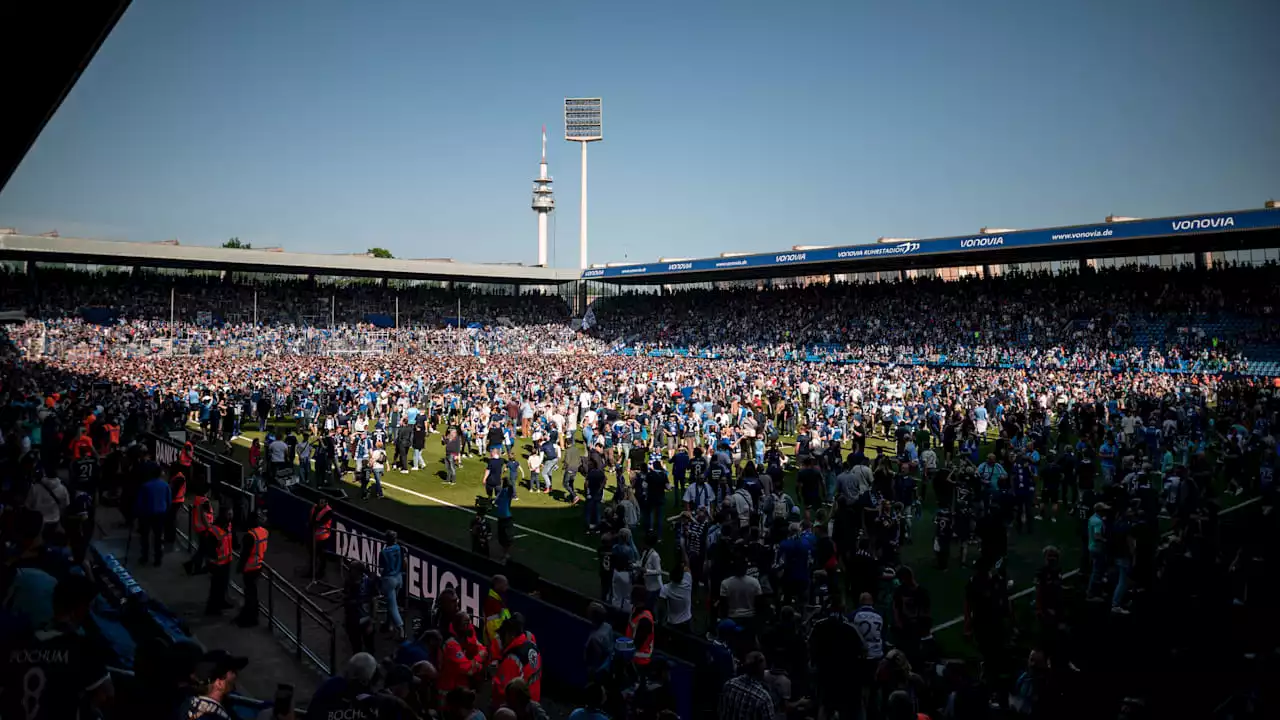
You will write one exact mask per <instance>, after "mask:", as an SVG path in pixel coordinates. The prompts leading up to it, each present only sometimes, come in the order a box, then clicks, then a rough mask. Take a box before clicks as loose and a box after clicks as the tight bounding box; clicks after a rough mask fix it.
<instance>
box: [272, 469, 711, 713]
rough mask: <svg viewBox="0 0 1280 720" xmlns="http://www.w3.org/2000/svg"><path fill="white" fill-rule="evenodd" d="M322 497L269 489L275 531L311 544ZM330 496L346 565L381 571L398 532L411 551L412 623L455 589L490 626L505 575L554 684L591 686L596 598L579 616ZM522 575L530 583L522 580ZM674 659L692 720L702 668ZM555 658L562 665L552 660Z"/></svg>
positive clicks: (299, 488) (485, 565) (532, 580)
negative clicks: (587, 652)
mask: <svg viewBox="0 0 1280 720" xmlns="http://www.w3.org/2000/svg"><path fill="white" fill-rule="evenodd" d="M321 495H322V493H320V492H318V491H316V490H315V489H313V488H310V487H307V486H303V485H295V486H294V487H293V488H291V491H290V490H284V489H282V488H278V487H272V488H270V489H268V491H267V507H268V509H269V516H270V518H271V525H272V529H273V530H278V531H281V532H284V533H285V534H287V535H290V536H292V537H294V538H297V539H300V540H301V539H305V538H306V537H307V536H308V534H309V533H310V528H309V527H308V522H309V519H310V515H311V508H312V507H313V505H314V503H313V502H312V501H313V500H318V499H319V498H320V497H321ZM327 497H329V506H330V507H331V508H332V510H333V530H334V532H333V533H332V535H331V537H330V540H329V543H328V548H327V549H328V551H329V552H331V553H333V554H334V555H337V556H339V557H341V558H343V559H344V560H348V561H359V562H362V563H365V564H366V565H369V566H371V567H377V564H378V554H379V553H380V552H382V548H383V546H384V545H385V542H386V533H387V531H388V530H395V531H396V534H397V536H398V541H399V543H400V544H401V545H402V546H403V547H404V549H405V553H406V559H405V576H404V584H405V587H404V592H405V596H407V600H408V602H407V603H406V607H405V610H406V616H407V617H411V616H413V615H414V614H415V613H417V612H420V610H418V609H417V608H415V605H418V606H419V607H421V606H422V603H421V601H431V602H433V603H434V601H435V599H436V598H437V597H438V596H439V594H440V593H441V592H442V591H443V590H444V589H445V588H447V587H452V588H453V589H454V590H455V592H457V594H458V599H459V601H460V606H461V609H462V610H464V611H466V612H467V614H468V615H470V616H471V619H472V622H473V623H474V624H475V625H476V627H477V629H479V628H481V627H482V626H483V616H482V614H481V613H482V610H481V608H482V606H483V603H484V599H485V597H486V596H487V595H488V594H489V588H490V579H491V578H492V577H493V576H494V575H498V574H503V575H507V577H508V579H509V580H510V584H511V589H510V590H508V591H507V594H506V604H507V608H508V609H509V610H510V611H511V612H513V613H516V612H518V613H520V614H521V615H523V616H524V618H525V624H526V627H527V628H528V629H529V630H531V631H533V632H534V634H535V635H536V636H537V638H538V650H539V652H540V653H541V654H542V656H543V657H544V658H548V661H546V662H544V664H543V671H544V673H545V674H546V679H547V680H548V681H549V682H551V683H553V684H555V685H558V686H560V687H563V688H581V687H583V686H585V685H586V684H587V681H588V677H587V669H586V668H585V667H584V666H583V663H582V653H583V648H584V647H586V643H587V638H588V636H589V635H590V633H591V630H592V628H591V625H590V623H588V622H587V620H586V618H584V617H582V615H581V613H585V612H586V609H587V605H588V603H589V602H590V600H589V599H587V598H581V599H580V605H581V609H580V610H576V612H575V611H571V610H569V609H566V608H565V607H561V606H557V605H553V604H552V603H550V602H547V601H546V600H544V599H543V598H541V597H539V595H540V594H541V588H542V587H543V586H544V585H545V583H543V582H542V581H541V580H540V579H539V578H537V576H536V575H533V576H529V575H528V573H527V571H522V570H517V569H516V568H514V567H509V566H504V565H503V564H501V563H498V562H496V561H494V560H492V559H489V558H484V557H481V556H479V555H475V554H474V553H471V552H470V551H468V550H466V549H464V548H460V547H456V546H452V545H448V544H447V543H444V542H443V541H441V540H439V539H438V538H431V537H429V536H427V535H426V534H424V533H423V532H421V531H419V530H416V529H414V528H410V527H407V526H405V525H401V524H398V523H394V522H392V521H390V520H388V519H386V518H383V517H381V516H379V515H376V514H375V513H373V512H371V511H369V510H366V509H364V508H362V507H359V506H357V505H355V504H353V503H349V502H347V501H346V500H344V499H341V498H336V497H332V496H327ZM422 545H430V546H431V547H432V548H434V549H438V550H440V552H429V551H427V550H425V549H423V547H422ZM446 546H447V547H446ZM446 552H447V553H449V555H450V558H448V559H447V558H445V557H442V555H443V554H445V553H446ZM452 558H458V560H456V561H455V560H454V559H452ZM519 575H523V577H517V576H519ZM567 593H568V591H564V592H563V593H561V594H567ZM415 601H418V602H417V603H415ZM406 621H407V619H406ZM616 627H617V625H616V624H615V628H616ZM659 650H661V646H659ZM659 655H661V652H660V653H659ZM666 657H667V660H668V661H669V663H670V667H671V685H672V690H673V691H674V692H675V693H676V696H677V698H678V701H679V705H680V708H679V710H680V716H681V717H690V716H691V715H690V713H691V710H692V702H693V684H694V680H693V678H694V666H693V665H692V664H691V663H689V662H685V661H683V660H680V659H678V658H674V657H670V656H666ZM551 658H555V660H554V661H552V660H550V659H551Z"/></svg>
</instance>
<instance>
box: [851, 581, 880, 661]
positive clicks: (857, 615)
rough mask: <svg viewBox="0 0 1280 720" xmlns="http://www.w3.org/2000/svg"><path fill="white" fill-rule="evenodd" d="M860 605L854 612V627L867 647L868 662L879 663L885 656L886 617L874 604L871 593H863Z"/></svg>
mask: <svg viewBox="0 0 1280 720" xmlns="http://www.w3.org/2000/svg"><path fill="white" fill-rule="evenodd" d="M858 605H859V607H858V609H857V610H855V611H854V613H853V627H854V628H855V629H856V630H857V631H858V635H859V636H861V637H862V644H863V645H865V646H866V648H867V655H866V660H867V662H868V663H879V662H880V660H881V659H883V658H884V618H883V617H881V616H880V613H878V612H876V610H875V608H874V607H873V606H872V597H871V593H865V592H864V593H862V595H861V596H859V597H858Z"/></svg>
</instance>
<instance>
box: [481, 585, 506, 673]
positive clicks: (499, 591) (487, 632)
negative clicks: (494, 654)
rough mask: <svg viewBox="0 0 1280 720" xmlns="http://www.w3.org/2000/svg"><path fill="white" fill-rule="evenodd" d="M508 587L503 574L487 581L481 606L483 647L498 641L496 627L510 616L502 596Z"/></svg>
mask: <svg viewBox="0 0 1280 720" xmlns="http://www.w3.org/2000/svg"><path fill="white" fill-rule="evenodd" d="M508 587H509V585H508V583H507V578H506V576H505V575H494V576H493V579H491V580H490V581H489V594H488V595H487V596H486V597H485V599H484V606H483V607H482V608H481V610H482V612H483V613H484V644H485V647H493V646H494V645H495V644H496V643H497V642H498V629H499V628H501V627H502V624H503V623H505V622H506V621H507V619H508V618H510V617H511V612H510V611H509V610H507V601H506V599H505V598H504V597H503V596H504V595H505V594H506V592H507V588H508ZM495 659H496V658H495Z"/></svg>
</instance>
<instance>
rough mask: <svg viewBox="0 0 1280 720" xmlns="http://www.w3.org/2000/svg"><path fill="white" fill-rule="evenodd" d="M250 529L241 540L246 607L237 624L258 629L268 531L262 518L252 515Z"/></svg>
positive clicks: (250, 516) (249, 522) (241, 568)
mask: <svg viewBox="0 0 1280 720" xmlns="http://www.w3.org/2000/svg"><path fill="white" fill-rule="evenodd" d="M247 524H248V526H249V527H248V528H247V529H246V530H245V533H244V535H243V536H241V539H240V575H241V577H242V578H243V579H244V607H242V608H240V616H239V617H238V618H236V624H237V625H239V626H240V627H256V626H257V624H258V578H260V577H262V568H263V565H264V564H265V562H266V556H267V529H266V528H264V527H262V517H261V516H260V515H259V514H258V513H250V515H249V518H248V522H247Z"/></svg>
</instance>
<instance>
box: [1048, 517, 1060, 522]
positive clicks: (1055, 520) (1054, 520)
mask: <svg viewBox="0 0 1280 720" xmlns="http://www.w3.org/2000/svg"><path fill="white" fill-rule="evenodd" d="M1049 522H1051V523H1056V522H1058V518H1057V517H1056V516H1055V517H1051V518H1049Z"/></svg>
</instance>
